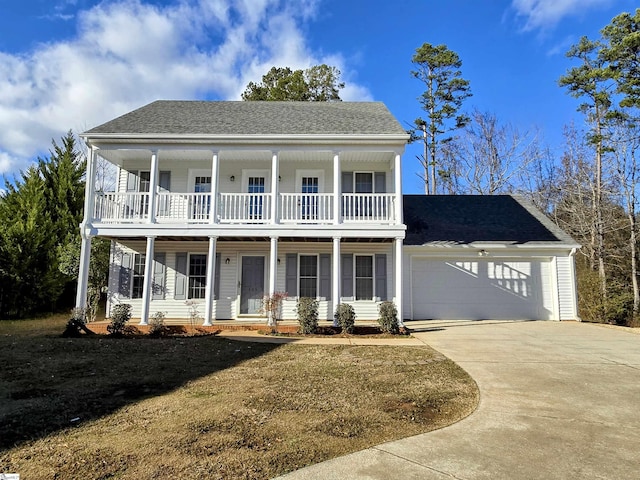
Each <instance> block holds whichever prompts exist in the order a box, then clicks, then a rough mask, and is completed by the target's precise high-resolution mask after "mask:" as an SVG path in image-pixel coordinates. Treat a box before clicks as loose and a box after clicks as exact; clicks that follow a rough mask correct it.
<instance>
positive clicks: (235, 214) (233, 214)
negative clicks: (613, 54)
mask: <svg viewBox="0 0 640 480" xmlns="http://www.w3.org/2000/svg"><path fill="white" fill-rule="evenodd" d="M218 198H219V202H218V216H219V220H220V223H265V222H267V221H269V220H270V219H271V194H270V193H221V194H220V196H219V197H218Z"/></svg>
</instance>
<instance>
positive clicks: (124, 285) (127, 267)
mask: <svg viewBox="0 0 640 480" xmlns="http://www.w3.org/2000/svg"><path fill="white" fill-rule="evenodd" d="M132 267H133V254H131V253H123V254H122V261H121V262H120V274H119V285H118V293H119V294H120V295H121V296H122V297H123V298H131V277H132V273H133V272H132Z"/></svg>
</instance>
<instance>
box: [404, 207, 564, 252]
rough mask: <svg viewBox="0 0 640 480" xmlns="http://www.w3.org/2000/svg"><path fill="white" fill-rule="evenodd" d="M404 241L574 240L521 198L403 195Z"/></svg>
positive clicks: (562, 241) (545, 241) (457, 242)
mask: <svg viewBox="0 0 640 480" xmlns="http://www.w3.org/2000/svg"><path fill="white" fill-rule="evenodd" d="M403 203H404V222H405V224H406V225H407V234H406V238H405V242H404V243H405V245H424V244H432V245H437V244H445V245H447V244H448V245H451V244H459V245H464V244H469V243H473V242H499V243H511V244H524V243H535V244H545V245H548V244H551V245H560V244H564V245H570V244H571V245H575V244H576V242H575V241H574V240H573V239H572V238H571V237H570V236H569V235H567V234H566V233H565V232H564V231H563V230H562V229H560V228H559V227H558V226H557V225H555V224H554V223H553V222H552V221H551V220H549V219H548V218H547V217H546V216H545V215H544V214H543V213H542V212H540V211H539V210H538V209H536V208H535V207H534V206H533V205H531V204H530V203H529V202H528V201H526V200H525V199H523V198H521V197H518V196H512V195H404V196H403Z"/></svg>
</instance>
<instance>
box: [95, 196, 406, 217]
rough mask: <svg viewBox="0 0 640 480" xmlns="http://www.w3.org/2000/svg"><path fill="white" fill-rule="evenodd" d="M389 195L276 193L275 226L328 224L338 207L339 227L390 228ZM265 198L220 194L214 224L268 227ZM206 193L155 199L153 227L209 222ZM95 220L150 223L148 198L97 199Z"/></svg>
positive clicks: (392, 201)
mask: <svg viewBox="0 0 640 480" xmlns="http://www.w3.org/2000/svg"><path fill="white" fill-rule="evenodd" d="M395 198H396V195H395V194H393V193H344V194H342V195H334V194H332V193H281V194H280V195H279V201H278V211H277V216H278V222H280V223H285V224H307V223H310V224H322V223H333V221H334V215H333V211H334V208H333V207H334V202H335V201H340V202H341V212H342V221H343V222H345V223H349V222H366V223H387V224H388V223H393V222H395V220H396V218H395ZM271 201H272V196H271V194H270V193H221V194H219V195H218V202H217V209H216V210H217V211H216V212H215V213H216V215H217V217H216V218H214V219H213V220H215V221H217V222H219V223H267V222H270V221H271ZM212 205H213V204H212V201H211V194H210V193H173V192H171V193H170V192H162V193H158V194H157V197H156V211H155V213H156V221H157V222H158V223H208V222H211V220H212V219H211V215H213V214H214V212H213V210H212ZM93 216H94V220H95V221H97V222H104V223H118V222H123V223H127V222H136V223H142V222H144V221H147V220H148V218H149V193H136V192H133V193H129V192H127V193H102V192H100V193H97V194H96V198H95V208H94V215H93Z"/></svg>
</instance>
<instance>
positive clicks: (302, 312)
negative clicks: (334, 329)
mask: <svg viewBox="0 0 640 480" xmlns="http://www.w3.org/2000/svg"><path fill="white" fill-rule="evenodd" d="M296 314H297V316H298V322H299V323H300V330H301V331H302V333H304V334H310V333H315V332H316V330H317V329H318V301H317V300H316V299H314V298H308V297H302V298H300V299H298V304H297V305H296Z"/></svg>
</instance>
